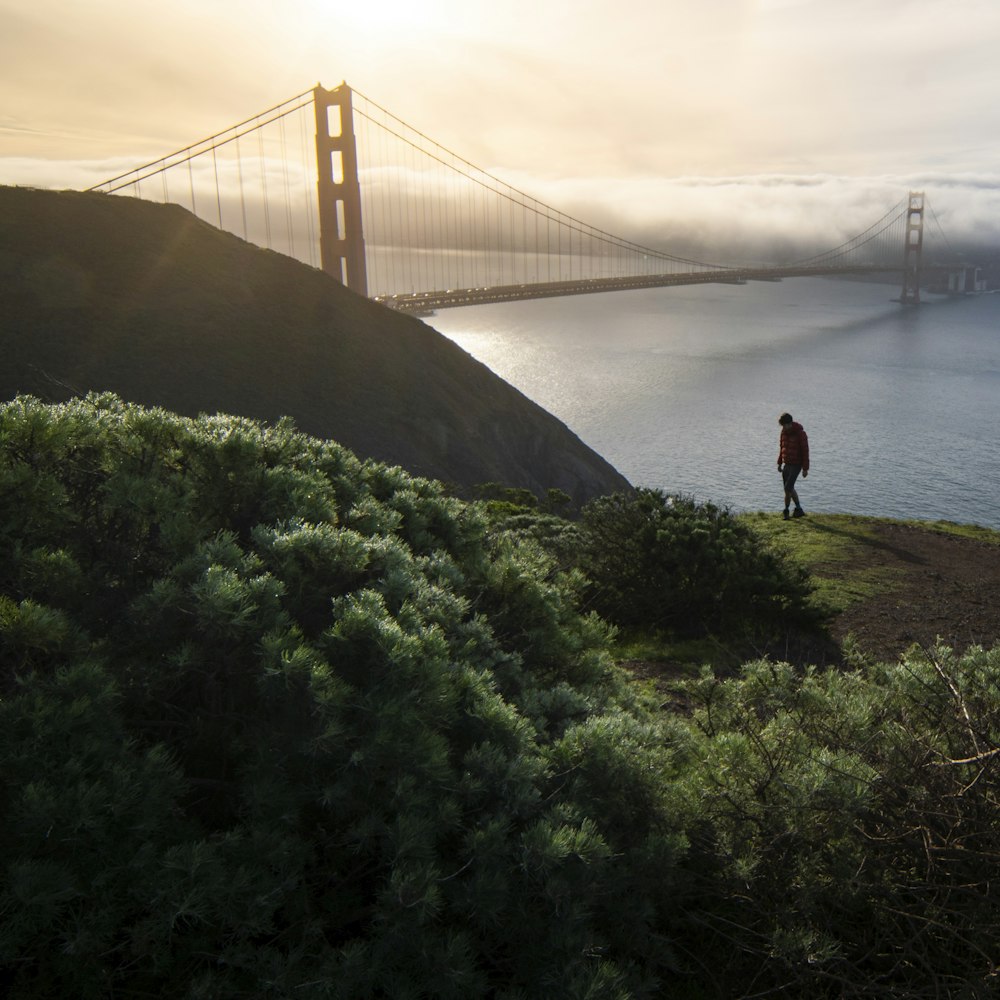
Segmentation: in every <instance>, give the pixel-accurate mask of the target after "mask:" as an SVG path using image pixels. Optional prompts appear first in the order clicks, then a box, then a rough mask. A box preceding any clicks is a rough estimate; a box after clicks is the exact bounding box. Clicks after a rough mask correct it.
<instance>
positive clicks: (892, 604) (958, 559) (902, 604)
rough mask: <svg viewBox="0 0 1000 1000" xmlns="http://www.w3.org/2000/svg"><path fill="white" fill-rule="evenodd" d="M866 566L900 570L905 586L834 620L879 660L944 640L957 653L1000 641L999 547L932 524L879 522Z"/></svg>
mask: <svg viewBox="0 0 1000 1000" xmlns="http://www.w3.org/2000/svg"><path fill="white" fill-rule="evenodd" d="M875 530H876V532H877V534H878V540H877V541H876V542H875V543H874V544H872V545H871V546H870V547H869V548H868V550H867V551H866V554H865V565H866V566H868V567H875V568H878V569H880V570H881V569H888V570H892V571H896V572H897V573H898V576H899V585H898V588H897V589H895V590H893V591H892V592H890V593H888V594H882V595H880V596H878V597H875V598H871V599H868V600H863V601H860V602H858V603H857V604H855V605H852V606H851V607H850V608H848V609H847V610H846V611H844V612H843V613H842V614H841V615H839V616H838V617H837V619H836V620H835V621H834V622H833V623H832V625H831V632H832V634H833V637H834V638H835V639H836V640H838V641H842V640H843V639H844V637H845V636H846V635H847V634H848V633H852V634H853V635H854V638H855V639H856V640H857V643H858V645H859V646H860V648H861V649H862V650H863V651H864V652H866V653H868V654H870V655H872V656H873V657H875V658H876V659H879V660H896V659H897V658H898V657H899V654H900V653H902V652H904V651H905V650H907V649H908V648H909V647H910V646H912V645H913V644H914V643H917V644H919V645H921V646H925V647H932V646H934V645H935V644H936V643H937V641H938V640H939V639H940V640H941V641H942V642H944V643H945V644H946V645H949V646H951V647H952V648H953V649H955V650H956V652H960V651H963V650H965V649H967V648H968V647H969V646H972V645H976V644H978V645H981V646H985V647H987V648H988V647H991V646H993V645H994V643H995V642H996V641H997V640H1000V548H998V547H997V546H995V545H990V544H989V543H988V542H982V541H977V540H976V539H972V538H962V537H959V536H957V535H951V534H945V533H944V532H941V531H936V530H934V529H933V528H929V527H918V526H914V525H908V524H897V523H891V522H879V523H878V524H877V525H876V526H875Z"/></svg>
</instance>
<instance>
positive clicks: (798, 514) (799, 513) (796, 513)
mask: <svg viewBox="0 0 1000 1000" xmlns="http://www.w3.org/2000/svg"><path fill="white" fill-rule="evenodd" d="M805 516H806V512H805V511H804V510H803V509H802V508H801V507H796V508H795V510H794V512H793V513H792V517H805Z"/></svg>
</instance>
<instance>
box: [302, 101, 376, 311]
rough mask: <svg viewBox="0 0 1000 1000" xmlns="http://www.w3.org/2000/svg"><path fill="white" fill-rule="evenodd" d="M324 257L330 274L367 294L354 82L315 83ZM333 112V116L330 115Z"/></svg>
mask: <svg viewBox="0 0 1000 1000" xmlns="http://www.w3.org/2000/svg"><path fill="white" fill-rule="evenodd" d="M313 104H314V106H315V109H316V164H317V169H318V177H319V179H318V181H317V197H318V201H319V248H320V262H321V264H322V267H323V270H324V271H326V273H327V274H329V275H331V276H333V277H334V278H336V279H337V280H338V281H339V282H341V283H342V284H344V285H346V286H347V287H348V288H350V289H351V291H352V292H357V293H358V294H359V295H364V296H366V297H367V295H368V271H367V267H366V264H365V237H364V231H363V229H362V226H361V183H360V181H359V180H358V152H357V145H356V143H355V140H354V109H353V105H352V103H351V88H350V87H348V86H347V84H346V83H342V84H341V85H340V86H339V87H334V88H333V90H326V89H325V88H323V87H321V86H319V84H317V85H316V88H315V89H314V90H313ZM331 118H332V119H334V120H333V121H331Z"/></svg>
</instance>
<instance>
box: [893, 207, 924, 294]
mask: <svg viewBox="0 0 1000 1000" xmlns="http://www.w3.org/2000/svg"><path fill="white" fill-rule="evenodd" d="M923 247H924V193H923V191H911V192H910V207H909V210H908V212H907V216H906V237H905V241H904V246H903V290H902V291H901V292H900V294H899V301H900V302H902V303H903V305H919V304H920V259H921V254H922V253H923Z"/></svg>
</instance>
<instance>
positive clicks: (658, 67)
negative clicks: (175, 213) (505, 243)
mask: <svg viewBox="0 0 1000 1000" xmlns="http://www.w3.org/2000/svg"><path fill="white" fill-rule="evenodd" d="M997 51H1000V6H998V5H996V4H995V3H993V2H988V0H839V2H838V3H836V4H831V3H829V2H828V0H639V2H633V3H628V4H623V3H612V2H609V0H575V2H573V3H569V2H546V0H535V2H526V0H509V2H507V3H505V4H502V5H497V4H488V3H482V2H480V0H425V2H411V3H404V2H397V0H366V2H363V3H357V4H344V3H330V2H322V0H286V2H285V3H282V4H275V3H271V2H264V0H246V2H240V3H236V2H234V0H215V2H205V0H199V2H194V0H175V2H173V3H172V4H169V5H166V4H153V3H149V2H147V0H138V2H130V3H125V2H122V0H91V2H89V3H87V4H72V3H68V2H67V0H0V183H7V184H33V185H36V186H42V187H57V188H59V187H80V186H86V183H87V180H86V179H87V178H93V177H94V176H98V177H99V176H101V175H102V167H103V166H105V165H106V167H107V169H106V170H103V175H104V176H112V175H113V174H114V173H115V172H116V171H118V170H119V169H127V167H128V165H138V164H140V163H143V162H145V161H147V160H151V159H155V158H157V157H159V156H162V155H164V154H166V153H169V152H171V151H173V150H175V149H178V148H181V147H183V146H185V145H187V144H189V143H192V142H194V141H196V140H198V139H201V138H203V137H205V136H207V135H210V134H212V133H214V132H217V131H220V130H222V129H224V128H226V127H228V126H230V125H232V124H233V123H235V122H237V121H240V120H242V119H245V118H247V117H249V116H252V115H254V114H255V113H257V112H258V111H260V110H262V109H263V108H266V107H269V106H272V105H274V104H277V103H279V102H281V101H283V100H284V99H286V98H288V97H291V96H293V95H295V94H298V93H301V92H303V91H306V90H308V89H310V88H311V87H313V86H315V84H316V83H322V84H323V85H324V86H326V87H333V86H335V85H337V84H338V83H340V82H341V81H346V82H347V83H348V84H350V85H351V86H352V87H353V88H355V89H356V90H358V91H360V92H362V93H364V94H365V95H367V96H368V97H370V98H371V99H372V100H374V101H376V102H378V103H379V104H381V105H383V106H384V107H386V108H388V109H389V110H391V111H392V112H393V113H394V114H395V115H398V116H399V117H400V118H401V119H403V120H404V121H406V122H407V123H409V124H411V125H412V126H413V127H414V128H416V129H419V130H420V131H422V132H424V133H425V134H427V135H429V136H431V137H432V138H433V139H435V140H436V141H437V142H439V143H441V144H442V145H444V146H445V147H447V148H449V149H451V150H454V151H455V152H457V153H459V154H461V155H462V156H463V157H467V158H468V159H469V160H471V161H472V162H474V163H476V164H477V165H479V166H482V167H484V168H485V169H487V170H491V171H493V172H496V173H497V174H498V175H500V176H502V177H503V178H505V179H507V180H509V181H510V182H511V183H514V184H516V185H517V186H519V187H521V188H522V189H523V190H526V191H529V192H531V193H533V194H534V193H537V195H538V197H540V198H542V199H545V200H548V201H550V202H551V203H553V204H557V205H566V206H567V210H569V211H579V212H588V213H589V214H588V215H587V216H586V218H587V219H588V221H593V222H595V224H608V225H610V226H617V227H619V228H620V227H621V226H628V227H635V228H636V230H639V229H641V230H642V231H643V232H642V238H643V239H646V238H650V236H651V235H653V236H655V235H656V234H657V233H658V232H663V231H665V230H669V229H671V228H676V227H681V228H684V227H687V228H691V227H696V226H700V225H704V226H705V227H706V228H707V230H712V229H713V227H714V230H716V231H719V232H721V233H723V234H728V233H729V232H730V230H731V227H736V228H737V229H738V230H741V231H742V230H744V229H748V228H752V227H754V226H763V227H764V228H770V229H774V230H777V229H778V228H780V227H782V226H796V225H798V226H804V225H810V224H812V223H813V222H815V223H816V224H817V226H818V227H819V228H823V227H824V226H825V225H828V224H829V223H830V222H831V221H832V220H833V219H835V218H836V217H837V216H838V215H840V214H841V213H842V212H843V211H845V210H848V209H849V207H850V206H852V205H857V206H858V212H859V218H864V217H866V213H867V212H869V206H879V205H883V206H885V207H888V206H889V205H890V204H892V203H893V202H894V201H897V200H898V199H899V198H900V197H903V196H905V194H906V192H907V190H908V189H921V190H926V191H927V192H928V196H929V198H930V201H931V203H932V205H933V206H934V208H935V210H936V212H937V213H938V215H939V216H941V217H942V218H943V219H945V220H947V222H948V229H949V232H955V233H960V234H962V235H963V236H965V237H967V238H969V239H972V240H977V241H993V240H997V239H1000V222H997V221H994V220H998V219H1000V194H998V191H1000V171H998V168H997V164H998V162H1000V156H998V154H1000V149H998V145H1000V121H998V118H1000V102H998V101H997V100H996V98H997V92H998V83H1000V79H998V72H997V70H996V68H995V67H996V52H997ZM81 164H85V165H86V169H82V167H81ZM838 199H839V202H838ZM838 204H839V205H840V206H841V207H838ZM822 212H825V213H826V216H825V219H824V218H823V217H821V215H820V213H822ZM595 215H596V216H600V217H599V218H594V216H595Z"/></svg>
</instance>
